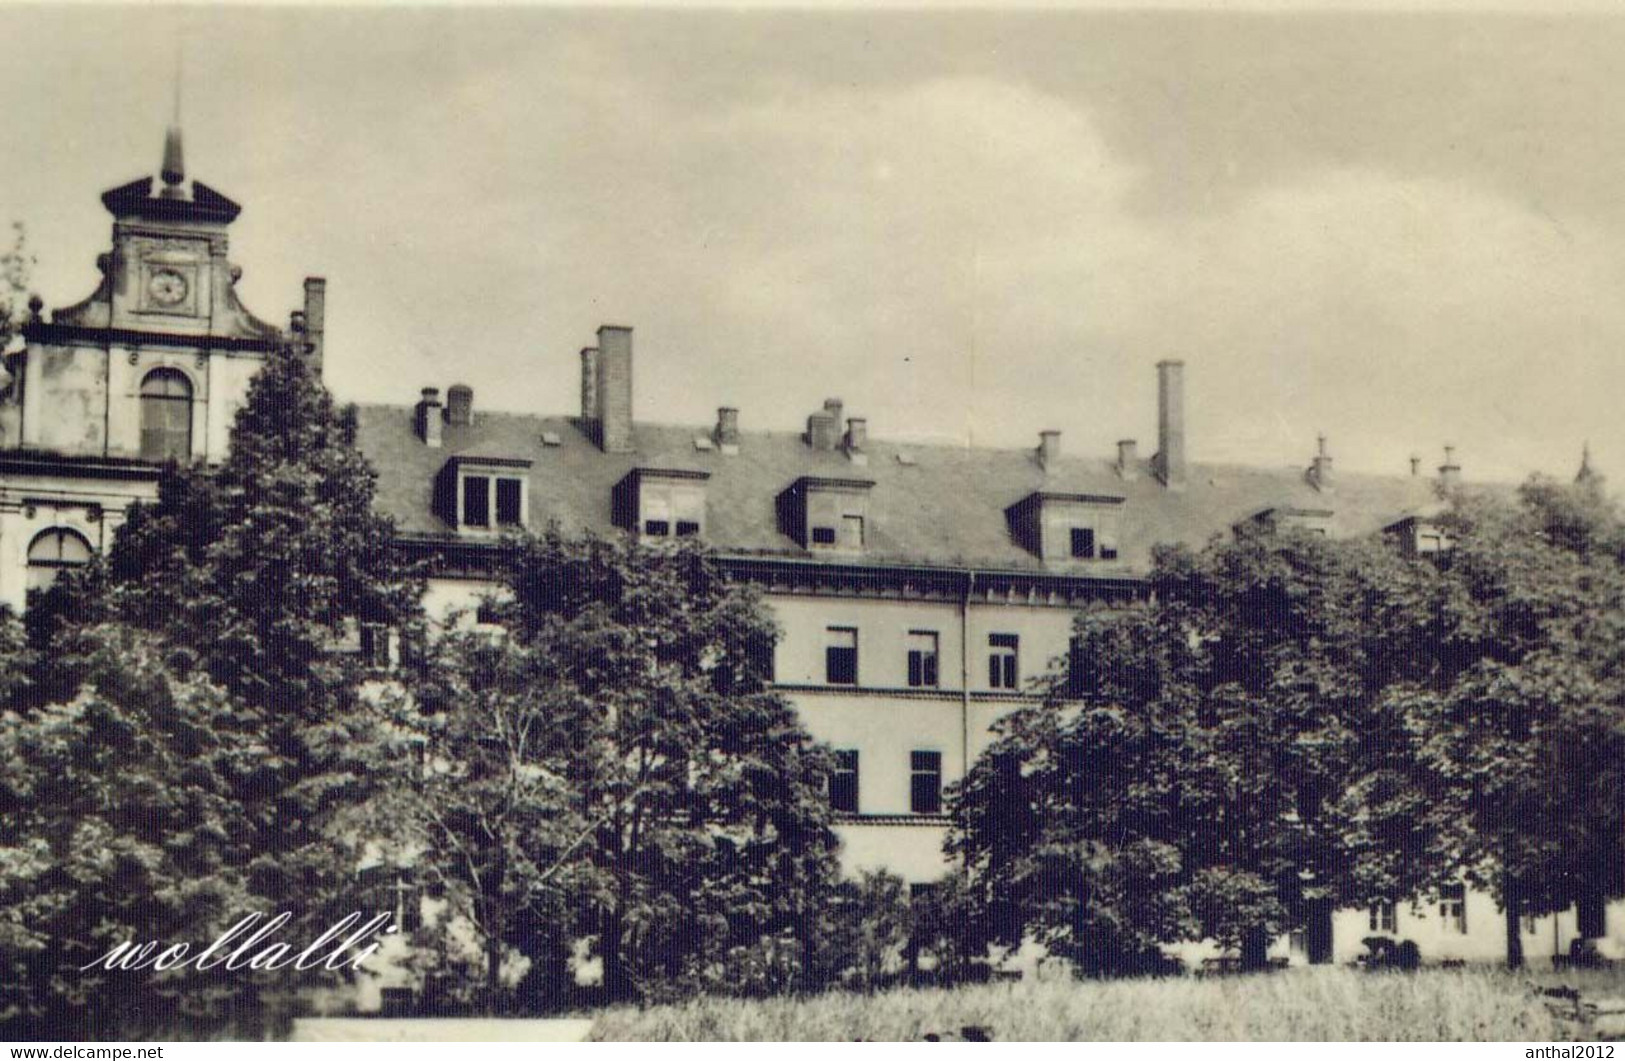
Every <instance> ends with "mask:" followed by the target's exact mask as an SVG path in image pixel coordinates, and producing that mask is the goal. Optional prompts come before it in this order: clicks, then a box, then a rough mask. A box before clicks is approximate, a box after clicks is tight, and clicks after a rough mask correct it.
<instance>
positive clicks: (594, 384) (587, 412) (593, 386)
mask: <svg viewBox="0 0 1625 1061" xmlns="http://www.w3.org/2000/svg"><path fill="white" fill-rule="evenodd" d="M597 422H598V348H597V347H596V346H588V347H585V348H583V349H582V351H581V427H582V429H583V430H585V431H587V432H588V433H589V434H590V433H591V432H592V425H593V424H595V423H597Z"/></svg>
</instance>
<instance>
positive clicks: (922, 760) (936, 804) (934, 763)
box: [908, 752, 942, 814]
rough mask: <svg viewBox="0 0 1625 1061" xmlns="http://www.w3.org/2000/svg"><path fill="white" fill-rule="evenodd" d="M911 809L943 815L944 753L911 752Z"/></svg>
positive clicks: (916, 812) (919, 812) (915, 811)
mask: <svg viewBox="0 0 1625 1061" xmlns="http://www.w3.org/2000/svg"><path fill="white" fill-rule="evenodd" d="M908 759H909V782H910V784H909V809H910V810H912V811H913V812H914V813H915V814H941V813H942V753H941V752H909V755H908Z"/></svg>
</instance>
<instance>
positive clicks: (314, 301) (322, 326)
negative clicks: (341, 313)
mask: <svg viewBox="0 0 1625 1061" xmlns="http://www.w3.org/2000/svg"><path fill="white" fill-rule="evenodd" d="M326 341H327V281H326V280H325V279H323V278H322V277H320V276H307V277H305V343H306V344H307V345H308V347H309V351H310V353H309V357H310V371H311V373H312V374H313V375H314V376H315V377H316V378H317V379H321V378H322V355H323V353H324V348H325V345H326Z"/></svg>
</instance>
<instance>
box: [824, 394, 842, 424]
mask: <svg viewBox="0 0 1625 1061" xmlns="http://www.w3.org/2000/svg"><path fill="white" fill-rule="evenodd" d="M841 407H842V402H841V399H839V398H825V399H824V412H826V413H828V414H829V415H830V419H832V420H834V421H835V430H837V431H839V430H840V429H841Z"/></svg>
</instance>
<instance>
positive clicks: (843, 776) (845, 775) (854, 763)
mask: <svg viewBox="0 0 1625 1061" xmlns="http://www.w3.org/2000/svg"><path fill="white" fill-rule="evenodd" d="M862 768H863V760H862V757H861V755H860V754H859V751H858V749H857V748H838V749H836V750H835V768H834V769H833V770H831V771H830V775H829V808H830V810H832V811H834V812H835V813H836V814H858V813H860V811H859V808H860V807H861V806H862V805H863V804H862V802H861V800H862V798H863V784H862V777H863V774H862ZM847 779H850V781H848V780H847ZM848 784H850V786H851V791H850V792H848V791H847V785H848ZM848 804H849V805H848Z"/></svg>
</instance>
